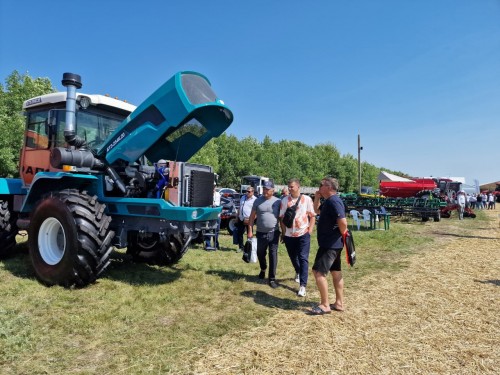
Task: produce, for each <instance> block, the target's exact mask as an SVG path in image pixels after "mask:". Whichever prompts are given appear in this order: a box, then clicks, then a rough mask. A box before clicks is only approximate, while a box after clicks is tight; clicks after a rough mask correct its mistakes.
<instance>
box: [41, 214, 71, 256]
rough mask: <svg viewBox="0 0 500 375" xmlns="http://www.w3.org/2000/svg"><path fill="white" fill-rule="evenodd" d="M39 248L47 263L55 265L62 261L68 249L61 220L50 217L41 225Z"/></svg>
mask: <svg viewBox="0 0 500 375" xmlns="http://www.w3.org/2000/svg"><path fill="white" fill-rule="evenodd" d="M38 248H39V249H40V256H41V257H42V259H43V260H44V262H45V263H47V264H49V265H51V266H53V265H55V264H57V263H59V262H60V261H61V259H62V258H63V256H64V252H65V251H66V234H65V233H64V228H63V226H62V225H61V223H60V222H59V220H57V219H55V218H53V217H50V218H48V219H46V220H45V221H44V222H43V223H42V225H41V226H40V231H39V232H38Z"/></svg>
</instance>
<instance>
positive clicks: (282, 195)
mask: <svg viewBox="0 0 500 375" xmlns="http://www.w3.org/2000/svg"><path fill="white" fill-rule="evenodd" d="M288 195H290V192H289V191H288V187H286V186H285V187H284V188H283V189H281V195H280V199H283V198H285V197H288Z"/></svg>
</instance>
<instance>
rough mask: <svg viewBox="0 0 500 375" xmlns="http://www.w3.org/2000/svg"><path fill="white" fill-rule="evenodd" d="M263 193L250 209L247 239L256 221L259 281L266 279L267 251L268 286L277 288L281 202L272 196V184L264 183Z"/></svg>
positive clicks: (250, 236) (251, 234) (270, 182)
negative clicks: (267, 257) (267, 260)
mask: <svg viewBox="0 0 500 375" xmlns="http://www.w3.org/2000/svg"><path fill="white" fill-rule="evenodd" d="M262 187H263V193H262V195H261V196H260V197H259V198H257V200H256V201H255V202H254V204H253V207H252V213H251V214H250V222H249V224H248V238H252V237H253V224H254V223H255V221H256V220H257V233H256V237H257V258H259V265H260V273H259V279H265V278H266V270H267V262H266V256H267V252H268V251H269V275H268V277H269V286H270V287H271V288H277V287H278V283H277V282H276V268H277V266H278V246H279V240H280V229H279V228H280V226H279V214H280V204H281V201H280V200H279V199H278V198H277V197H275V196H274V183H273V182H272V181H265V182H264V184H263V186H262Z"/></svg>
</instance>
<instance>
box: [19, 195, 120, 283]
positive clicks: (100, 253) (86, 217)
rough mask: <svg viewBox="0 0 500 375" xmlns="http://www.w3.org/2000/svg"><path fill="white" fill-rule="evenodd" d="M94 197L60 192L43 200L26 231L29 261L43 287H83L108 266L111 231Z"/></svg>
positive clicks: (101, 207)
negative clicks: (44, 285)
mask: <svg viewBox="0 0 500 375" xmlns="http://www.w3.org/2000/svg"><path fill="white" fill-rule="evenodd" d="M104 208H105V206H104V205H102V204H100V203H99V202H98V201H97V199H96V197H91V196H89V195H88V194H87V193H86V192H79V191H78V190H69V189H68V190H63V191H61V192H57V193H51V194H48V195H46V196H44V197H43V199H42V200H41V201H40V202H39V203H38V204H37V206H36V208H35V210H34V211H33V213H32V218H31V222H30V227H29V230H28V246H29V252H30V257H31V262H32V265H33V268H34V270H35V274H36V276H37V278H38V279H39V280H40V281H41V282H42V283H44V284H46V285H48V286H51V285H61V286H65V287H71V286H76V287H84V286H86V285H88V284H91V283H93V282H95V281H96V280H97V278H98V277H99V275H100V274H101V273H102V272H103V271H104V270H105V269H106V267H107V266H108V265H109V256H110V254H111V251H112V250H113V247H112V246H111V240H112V238H113V236H114V232H113V231H111V230H110V229H109V223H110V222H111V218H110V217H109V216H107V215H106V214H104Z"/></svg>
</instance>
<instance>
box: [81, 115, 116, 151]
mask: <svg viewBox="0 0 500 375" xmlns="http://www.w3.org/2000/svg"><path fill="white" fill-rule="evenodd" d="M123 118H124V117H120V116H117V115H116V116H114V115H113V114H112V113H105V112H101V111H79V112H77V115H76V133H77V135H78V136H79V137H80V138H82V139H84V140H85V141H86V143H87V146H88V147H89V148H92V149H95V150H97V149H98V148H99V147H100V146H101V145H102V144H103V143H104V141H105V140H106V139H107V138H108V137H109V135H110V134H111V133H112V132H113V131H114V130H115V129H116V128H117V127H118V125H120V123H121V122H122V121H123Z"/></svg>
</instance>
